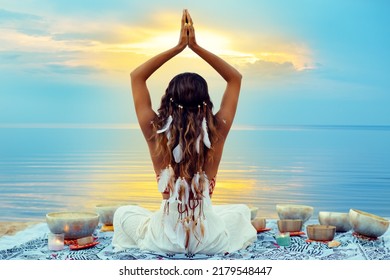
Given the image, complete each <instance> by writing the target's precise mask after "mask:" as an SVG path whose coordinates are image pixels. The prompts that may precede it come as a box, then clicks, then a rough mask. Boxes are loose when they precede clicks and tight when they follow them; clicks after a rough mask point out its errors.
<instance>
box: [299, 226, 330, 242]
mask: <svg viewBox="0 0 390 280" xmlns="http://www.w3.org/2000/svg"><path fill="white" fill-rule="evenodd" d="M306 231H307V236H308V238H309V239H310V240H314V241H332V240H333V238H334V235H335V233H336V227H335V226H325V225H308V226H306Z"/></svg>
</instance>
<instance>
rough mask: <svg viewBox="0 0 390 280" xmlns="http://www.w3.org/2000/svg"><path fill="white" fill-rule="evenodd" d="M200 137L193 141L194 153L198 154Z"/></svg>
mask: <svg viewBox="0 0 390 280" xmlns="http://www.w3.org/2000/svg"><path fill="white" fill-rule="evenodd" d="M201 138H202V137H201V136H200V135H199V136H198V138H196V141H195V149H196V152H197V153H198V154H199V151H200V139H201Z"/></svg>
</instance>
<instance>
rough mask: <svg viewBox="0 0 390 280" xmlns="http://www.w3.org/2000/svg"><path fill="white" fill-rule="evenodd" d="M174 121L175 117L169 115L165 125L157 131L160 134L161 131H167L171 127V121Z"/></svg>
mask: <svg viewBox="0 0 390 280" xmlns="http://www.w3.org/2000/svg"><path fill="white" fill-rule="evenodd" d="M172 121H173V118H172V116H171V115H169V117H168V119H167V122H166V123H165V125H164V127H163V128H161V129H159V130H157V133H158V134H160V133H163V132H165V131H167V130H168V129H169V127H170V126H171V123H172Z"/></svg>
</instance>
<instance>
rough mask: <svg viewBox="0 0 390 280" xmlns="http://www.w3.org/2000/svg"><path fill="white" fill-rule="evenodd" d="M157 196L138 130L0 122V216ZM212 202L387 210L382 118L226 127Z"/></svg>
mask: <svg viewBox="0 0 390 280" xmlns="http://www.w3.org/2000/svg"><path fill="white" fill-rule="evenodd" d="M112 201H128V202H131V203H138V204H139V205H141V206H144V207H147V208H149V209H152V210H154V209H157V208H158V207H159V204H160V201H161V196H160V194H159V193H158V191H157V185H156V182H155V176H154V174H153V169H152V165H151V162H150V160H149V155H148V152H147V147H146V144H145V143H144V140H143V138H142V136H141V133H140V131H139V130H138V129H108V128H103V129H102V128H93V129H91V128H78V129H74V128H4V127H3V128H0V221H11V220H12V221H34V220H44V217H45V214H46V213H48V212H52V211H63V210H86V211H94V206H95V205H96V204H98V203H105V202H112ZM213 201H214V204H222V203H246V204H248V205H253V206H257V207H259V209H260V210H259V211H260V212H261V213H262V214H263V215H264V216H266V217H270V218H276V217H277V214H276V211H275V206H276V204H278V203H293V204H305V205H311V206H313V207H314V209H315V214H314V216H316V215H317V213H318V211H337V212H347V211H349V209H350V208H357V209H360V210H363V211H367V212H370V213H373V214H377V215H381V216H385V217H390V126H280V127H271V126H268V127H267V126H265V127H259V128H256V129H247V130H232V131H231V133H230V136H229V139H228V141H227V143H226V148H225V153H224V156H223V159H222V163H221V166H220V172H219V174H218V177H217V186H216V190H215V193H214V196H213Z"/></svg>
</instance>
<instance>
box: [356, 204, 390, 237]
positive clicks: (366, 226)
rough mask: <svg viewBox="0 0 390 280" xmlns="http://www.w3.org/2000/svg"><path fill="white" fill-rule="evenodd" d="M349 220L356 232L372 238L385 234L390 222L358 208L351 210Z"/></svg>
mask: <svg viewBox="0 0 390 280" xmlns="http://www.w3.org/2000/svg"><path fill="white" fill-rule="evenodd" d="M349 221H350V222H351V225H352V228H353V230H354V231H355V232H356V233H358V234H361V235H364V236H367V237H372V238H377V237H379V236H381V235H383V234H384V233H385V232H386V231H387V229H388V228H389V223H390V221H389V220H387V219H385V218H382V217H380V216H376V215H373V214H370V213H367V212H363V211H360V210H356V209H350V210H349Z"/></svg>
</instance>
